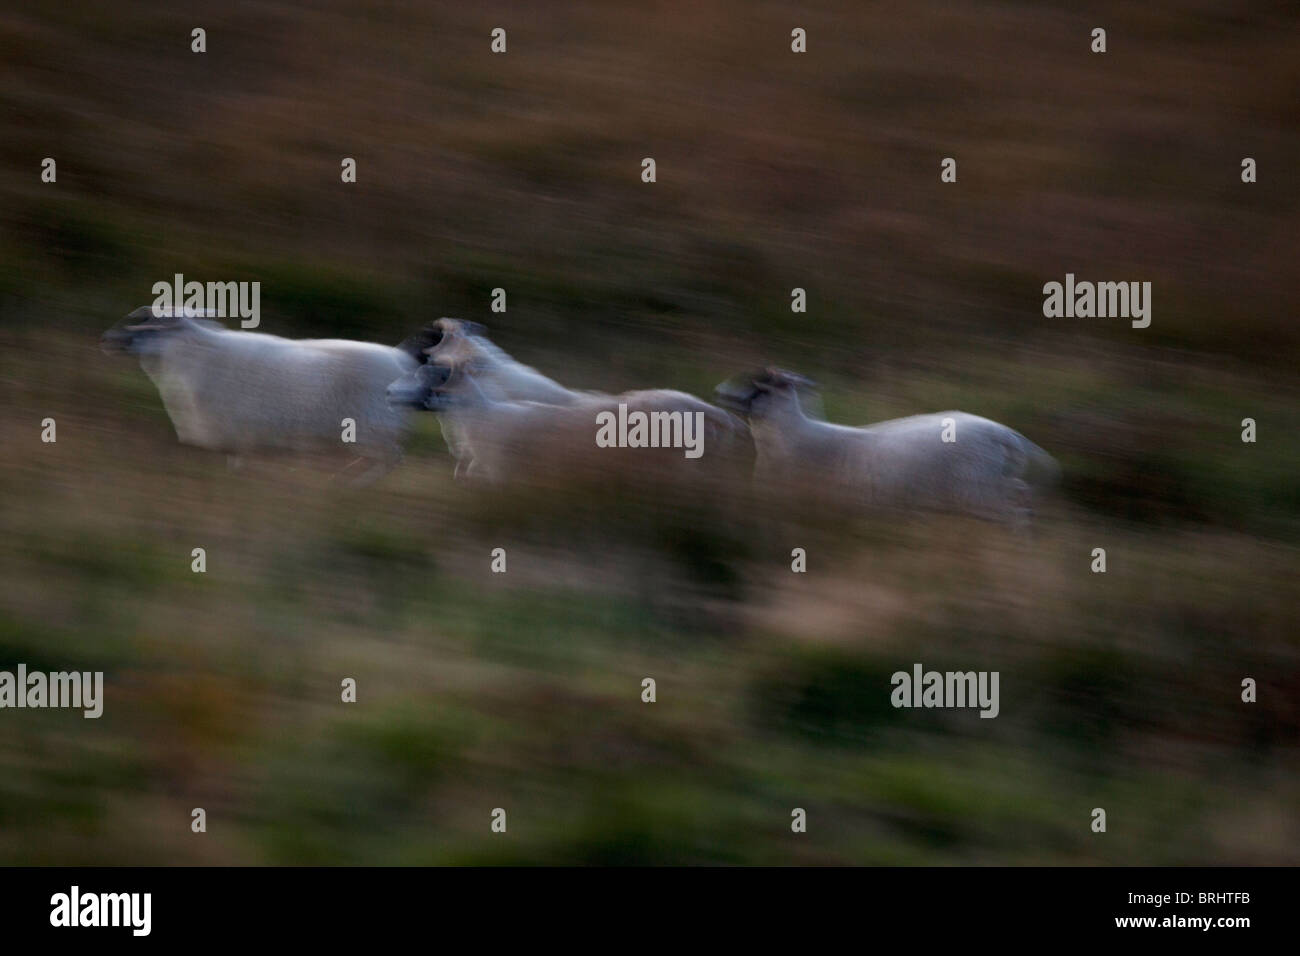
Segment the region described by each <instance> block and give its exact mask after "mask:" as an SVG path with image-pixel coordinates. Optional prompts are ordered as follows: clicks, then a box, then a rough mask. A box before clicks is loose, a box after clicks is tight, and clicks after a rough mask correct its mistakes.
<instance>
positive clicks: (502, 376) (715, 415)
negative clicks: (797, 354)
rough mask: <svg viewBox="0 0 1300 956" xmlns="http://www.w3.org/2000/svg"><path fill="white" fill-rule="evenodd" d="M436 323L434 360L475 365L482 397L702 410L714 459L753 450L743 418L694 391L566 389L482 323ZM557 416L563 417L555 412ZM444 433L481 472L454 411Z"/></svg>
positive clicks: (468, 465)
mask: <svg viewBox="0 0 1300 956" xmlns="http://www.w3.org/2000/svg"><path fill="white" fill-rule="evenodd" d="M433 327H434V328H437V329H439V330H440V331H441V333H442V338H441V340H440V341H439V342H438V344H437V345H436V346H434V347H433V348H430V349H428V350H427V351H428V354H429V362H430V363H431V364H437V365H442V366H444V367H447V368H458V369H466V370H472V377H473V381H474V384H475V386H476V387H477V388H478V390H479V391H480V392H481V393H482V395H483V397H485V398H487V399H488V400H490V401H494V402H525V403H529V402H531V403H540V404H544V405H549V406H559V407H582V408H584V409H586V410H587V411H585V412H584V414H585V415H590V416H592V417H593V420H594V416H595V414H596V412H598V411H601V410H610V409H616V408H617V406H618V403H620V402H622V403H625V404H626V405H627V407H628V410H629V412H630V411H634V410H640V411H646V412H651V411H663V412H682V413H683V414H690V413H693V412H700V413H702V414H703V415H704V421H705V422H706V425H707V427H708V429H709V431H708V432H707V433H706V434H707V435H708V438H706V441H708V440H710V439H711V440H712V442H713V449H712V454H713V458H712V459H711V460H710V465H712V464H713V462H715V461H717V460H719V459H727V460H728V461H734V460H736V459H737V458H738V457H744V456H748V455H752V445H751V443H750V440H749V436H748V428H747V426H746V425H745V423H744V422H743V421H741V420H740V419H738V418H736V417H735V416H733V415H731V414H729V413H727V412H725V411H723V410H722V409H720V408H718V407H717V406H716V405H711V404H709V403H708V402H705V401H703V400H701V399H699V398H696V397H695V396H694V395H689V394H687V393H686V392H680V391H676V390H674V389H639V390H634V391H630V392H624V393H622V394H620V395H613V394H610V393H607V392H597V391H580V390H575V389H570V388H566V387H565V386H564V385H561V384H560V383H559V382H557V381H555V380H554V379H552V378H548V377H547V376H546V375H544V374H542V373H541V372H539V371H538V370H537V369H535V368H533V367H532V366H530V365H525V364H523V363H522V362H519V361H517V360H516V359H515V358H514V357H512V356H511V355H510V354H509V353H508V352H506V351H505V350H504V349H502V348H501V347H500V346H498V345H496V344H495V343H494V342H492V341H491V340H490V339H489V338H488V337H487V336H486V334H484V332H485V330H484V329H483V327H482V326H480V325H478V324H477V323H473V322H466V321H463V320H460V319H448V318H443V319H439V320H438V321H437V322H435V323H433ZM551 417H552V418H553V419H554V420H557V421H558V420H562V419H563V416H557V415H555V414H554V413H552V415H551ZM439 420H440V423H441V425H442V431H443V436H444V437H445V438H446V440H447V446H448V448H449V449H450V450H451V453H452V455H453V456H454V457H455V458H456V460H457V465H456V474H457V475H458V476H460V475H464V474H467V473H470V472H471V471H472V472H473V473H474V474H479V473H480V471H479V469H476V468H475V467H474V464H473V463H474V462H475V460H476V459H477V457H478V452H477V448H476V446H475V443H474V442H473V440H472V439H471V438H470V437H469V436H468V435H467V434H466V433H465V431H464V429H463V428H462V427H461V426H460V425H459V424H458V422H457V418H456V416H454V415H450V416H449V415H440V416H439Z"/></svg>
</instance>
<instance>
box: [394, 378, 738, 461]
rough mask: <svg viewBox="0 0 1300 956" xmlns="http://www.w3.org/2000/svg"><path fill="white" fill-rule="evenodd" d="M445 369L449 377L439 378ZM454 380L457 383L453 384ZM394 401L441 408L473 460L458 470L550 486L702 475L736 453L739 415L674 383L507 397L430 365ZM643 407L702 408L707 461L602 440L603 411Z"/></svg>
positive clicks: (398, 385)
mask: <svg viewBox="0 0 1300 956" xmlns="http://www.w3.org/2000/svg"><path fill="white" fill-rule="evenodd" d="M440 376H442V377H444V378H442V380H439V378H440ZM447 379H450V382H451V384H450V385H449V384H447V381H446V380H447ZM389 400H390V401H392V402H393V403H394V404H401V405H408V406H414V407H420V408H428V409H431V410H433V411H437V412H438V413H439V416H440V418H441V419H442V420H443V422H444V427H450V429H451V430H452V431H453V432H454V433H455V434H456V435H457V436H458V440H459V441H460V442H461V443H462V450H463V453H464V454H465V455H466V456H467V457H468V458H470V459H471V463H467V464H466V466H465V468H464V469H463V470H462V471H461V472H459V473H460V474H461V475H462V476H463V475H466V474H468V475H472V476H473V477H474V478H476V479H482V480H485V481H486V482H488V483H490V484H497V485H508V484H532V485H547V484H556V483H567V482H572V481H582V480H585V479H591V478H596V479H598V480H603V479H606V478H610V477H612V476H615V475H618V474H619V473H620V472H622V473H624V475H626V474H629V473H634V472H635V473H639V474H640V475H641V476H642V477H655V476H667V477H673V478H684V477H692V478H702V477H708V476H712V475H713V474H714V473H715V472H716V470H717V469H716V468H715V467H714V461H715V459H717V458H719V457H721V458H722V459H723V460H724V461H730V460H731V459H732V452H733V449H734V445H735V434H736V428H737V426H738V425H740V424H741V423H740V422H739V421H738V419H736V418H735V417H734V416H732V415H730V414H728V413H727V412H725V411H723V410H722V409H720V408H717V407H716V406H713V405H710V404H709V403H708V402H704V401H702V400H700V399H698V398H695V397H694V396H691V395H686V394H685V393H682V392H676V391H672V390H669V389H646V390H642V391H636V392H627V393H624V394H622V395H600V394H598V393H591V394H586V395H584V396H583V398H582V400H581V401H577V402H575V403H573V404H569V405H551V404H546V403H543V402H533V401H517V400H513V399H509V398H503V397H501V395H500V391H499V390H498V389H495V388H492V387H488V388H484V387H482V386H481V385H480V383H479V382H478V379H477V376H476V375H475V374H473V373H471V372H469V371H466V370H465V369H463V368H459V367H457V368H452V369H447V368H445V367H441V366H425V367H424V368H421V369H417V370H415V371H414V372H412V373H411V374H408V375H407V376H405V377H403V378H402V379H400V380H398V381H396V382H394V383H393V384H392V385H391V386H390V387H389ZM620 405H622V406H625V409H624V410H625V413H626V414H627V415H628V416H632V415H634V414H635V413H637V412H644V413H646V414H647V415H650V414H651V413H654V412H670V413H671V412H681V413H682V414H683V415H690V414H695V413H699V415H700V418H699V419H698V421H699V423H700V424H701V426H702V429H703V431H702V435H701V439H700V440H701V441H702V445H701V447H702V450H703V455H702V459H704V460H703V461H701V460H696V459H692V458H689V457H687V456H686V454H685V451H686V450H685V449H683V448H679V447H659V448H607V447H601V446H600V445H599V444H597V440H596V438H597V434H598V432H599V431H600V416H601V415H602V414H604V413H610V414H613V415H615V416H617V415H618V414H619V406H620Z"/></svg>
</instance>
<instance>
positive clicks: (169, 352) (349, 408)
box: [105, 318, 417, 470]
mask: <svg viewBox="0 0 1300 956" xmlns="http://www.w3.org/2000/svg"><path fill="white" fill-rule="evenodd" d="M128 328H129V329H139V328H141V327H140V326H135V327H128ZM149 331H151V332H152V334H153V336H154V340H153V341H152V342H151V343H150V344H149V345H147V346H145V347H142V348H141V349H140V350H139V351H138V353H137V354H139V357H140V363H141V366H142V367H143V369H144V371H145V373H146V374H147V375H148V376H149V378H150V379H151V380H152V381H153V382H154V384H155V385H156V386H157V388H158V392H159V395H160V396H161V398H162V401H163V405H164V407H165V408H166V409H167V414H168V416H169V417H170V418H171V420H172V423H173V425H174V426H175V428H176V434H177V437H178V438H179V439H180V441H182V442H183V443H185V444H190V445H196V446H199V447H202V448H207V449H210V450H213V451H221V452H226V453H228V454H231V455H242V454H247V453H255V452H266V451H293V452H306V451H315V450H321V449H327V448H334V449H339V448H347V449H349V450H352V451H354V452H355V453H356V454H357V455H358V456H361V457H363V458H366V459H371V460H373V461H376V462H378V463H380V464H381V465H383V466H385V468H384V470H387V467H391V465H393V464H395V463H396V462H397V461H398V460H400V458H401V439H402V436H403V433H404V430H405V426H406V415H405V413H404V412H403V411H402V410H401V409H395V408H392V407H390V406H389V404H388V402H387V400H386V397H385V390H386V387H387V385H388V383H389V382H391V381H392V380H393V379H394V378H395V377H397V376H400V375H402V374H404V373H406V372H407V371H409V370H411V369H412V368H414V367H416V365H417V363H416V360H415V359H414V358H412V357H411V356H409V355H407V354H406V353H404V352H402V351H400V350H398V349H396V348H391V347H388V346H384V345H378V344H374V343H370V342H355V341H350V340H346V339H286V338H281V337H279V336H275V335H267V334H264V333H259V332H244V331H235V330H232V329H226V328H224V327H222V326H220V325H218V324H216V323H212V322H207V321H203V320H198V319H191V318H178V319H174V320H171V322H170V324H168V325H167V326H165V327H159V328H157V329H156V330H154V329H153V328H150V329H149ZM110 334H111V333H110ZM134 334H139V333H134ZM105 338H106V341H107V340H108V338H109V337H108V336H106V337H105ZM346 418H351V419H353V420H354V421H355V423H356V428H355V439H356V440H355V443H354V444H346V445H345V444H344V443H343V442H342V437H343V427H344V426H343V420H344V419H346Z"/></svg>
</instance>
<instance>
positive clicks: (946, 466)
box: [719, 370, 1058, 523]
mask: <svg viewBox="0 0 1300 956" xmlns="http://www.w3.org/2000/svg"><path fill="white" fill-rule="evenodd" d="M764 376H765V377H764ZM764 376H760V377H758V378H757V379H756V380H755V382H756V387H755V388H753V390H752V391H749V392H746V393H744V394H743V395H742V396H741V402H742V404H744V405H745V406H746V408H747V410H749V411H750V415H751V417H750V431H751V434H752V435H753V437H754V445H755V449H756V454H757V459H756V462H755V480H756V482H757V483H758V484H759V485H760V486H765V487H768V488H771V489H774V490H776V489H780V490H781V491H788V490H790V488H791V487H792V486H799V487H800V488H801V490H807V489H808V488H809V487H810V486H816V491H817V492H818V494H819V495H821V496H822V497H823V498H830V497H834V498H836V499H837V500H841V501H843V502H844V503H846V504H848V505H851V506H859V507H864V508H873V509H884V508H896V509H905V510H921V509H924V510H942V511H959V512H967V513H971V514H976V515H980V516H982V517H988V518H994V519H997V520H1006V521H1010V522H1016V523H1018V522H1021V521H1023V520H1025V519H1026V518H1027V517H1028V516H1029V514H1030V513H1031V511H1030V499H1031V497H1032V485H1031V482H1033V481H1036V480H1040V479H1044V478H1047V479H1051V478H1054V477H1055V476H1056V474H1057V472H1058V469H1057V466H1056V463H1055V461H1054V460H1053V459H1052V457H1051V456H1050V455H1048V454H1047V453H1046V452H1045V451H1043V450H1042V449H1041V448H1039V447H1038V446H1037V445H1035V444H1034V443H1033V442H1031V441H1029V439H1027V438H1025V437H1024V436H1023V435H1021V434H1020V433H1019V432H1017V431H1014V430H1013V429H1010V428H1008V427H1007V426H1005V425H1001V424H999V423H998V422H995V421H991V420H989V419H987V418H982V417H980V416H978V415H971V414H968V413H966V412H959V411H947V412H936V413H932V414H926V415H913V416H910V417H907V418H899V419H893V420H890V421H884V422H878V423H876V424H873V425H866V426H862V427H856V428H855V427H851V426H846V425H836V424H831V423H828V422H823V421H817V420H814V419H810V418H808V417H807V416H806V415H804V413H803V411H802V409H801V408H800V405H799V399H798V396H797V394H796V391H795V387H794V386H795V385H796V384H798V383H800V382H806V380H801V379H800V378H799V377H797V376H793V375H792V373H781V372H780V371H779V370H769V371H768V372H767V373H764ZM719 391H720V394H723V395H724V396H730V397H731V398H732V400H735V399H736V397H737V396H736V391H735V388H734V386H730V385H728V386H723V387H720V389H719ZM756 400H757V401H756ZM945 436H948V437H950V438H951V440H949V441H945V440H944V439H945Z"/></svg>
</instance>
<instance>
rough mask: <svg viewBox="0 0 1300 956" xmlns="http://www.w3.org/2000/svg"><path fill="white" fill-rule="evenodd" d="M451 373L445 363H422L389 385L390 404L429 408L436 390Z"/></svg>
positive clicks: (395, 406)
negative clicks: (429, 402) (431, 397)
mask: <svg viewBox="0 0 1300 956" xmlns="http://www.w3.org/2000/svg"><path fill="white" fill-rule="evenodd" d="M450 374H451V369H449V368H447V367H446V366H445V365H420V366H417V367H416V368H413V369H411V371H409V372H407V373H406V374H405V375H403V376H402V377H401V378H399V379H397V380H396V381H395V382H392V383H391V384H390V385H389V386H388V392H387V394H388V404H389V405H391V406H393V407H394V408H397V407H405V408H419V409H424V408H429V407H430V406H429V405H428V404H427V403H428V401H429V398H430V396H432V395H433V393H434V391H435V390H437V389H439V388H441V387H442V386H443V385H444V384H445V383H446V381H447V377H448V376H449V375H450Z"/></svg>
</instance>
